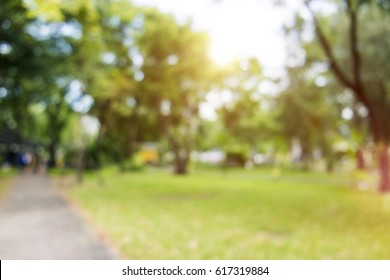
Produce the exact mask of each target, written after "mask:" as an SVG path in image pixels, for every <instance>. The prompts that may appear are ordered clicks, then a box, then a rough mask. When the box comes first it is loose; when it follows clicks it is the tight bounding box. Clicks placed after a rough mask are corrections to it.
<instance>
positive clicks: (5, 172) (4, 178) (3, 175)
mask: <svg viewBox="0 0 390 280" xmlns="http://www.w3.org/2000/svg"><path fill="white" fill-rule="evenodd" d="M15 174H17V171H16V170H14V169H5V168H1V167H0V199H1V198H2V197H3V195H4V193H5V191H6V190H7V189H8V187H9V185H10V184H11V180H12V177H13V176H15Z"/></svg>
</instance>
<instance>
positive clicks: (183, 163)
mask: <svg viewBox="0 0 390 280" xmlns="http://www.w3.org/2000/svg"><path fill="white" fill-rule="evenodd" d="M187 166H188V159H187V157H184V158H182V157H180V156H179V157H176V159H175V169H174V172H175V174H177V175H186V174H187V172H188V170H187Z"/></svg>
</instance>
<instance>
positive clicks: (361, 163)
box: [356, 148, 366, 170]
mask: <svg viewBox="0 0 390 280" xmlns="http://www.w3.org/2000/svg"><path fill="white" fill-rule="evenodd" d="M356 168H357V169H359V170H364V169H366V162H365V160H364V153H363V151H362V149H361V148H358V149H357V151H356Z"/></svg>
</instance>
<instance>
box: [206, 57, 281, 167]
mask: <svg viewBox="0 0 390 280" xmlns="http://www.w3.org/2000/svg"><path fill="white" fill-rule="evenodd" d="M219 79H220V80H221V82H220V84H219V85H217V86H216V87H214V90H217V91H218V92H220V93H221V94H227V95H229V96H230V98H229V99H230V100H228V101H226V102H225V104H223V105H222V106H221V108H220V109H219V110H218V113H219V114H218V115H219V118H220V119H221V121H222V123H223V127H224V130H223V136H222V138H223V141H221V143H220V144H221V145H222V147H223V149H224V150H225V152H226V153H227V157H228V158H227V161H229V157H236V158H240V160H239V161H241V164H244V163H245V159H248V158H249V157H250V153H253V152H256V151H257V150H258V148H259V146H260V145H261V144H262V142H265V141H266V139H267V138H269V137H270V135H271V134H272V133H273V128H274V122H273V121H272V119H273V116H272V114H271V113H270V111H269V110H267V109H265V108H266V107H270V102H269V100H267V96H266V94H264V93H263V92H261V90H260V85H261V83H262V82H264V81H265V80H266V79H265V77H264V76H263V73H262V69H261V66H260V63H259V61H258V60H257V59H255V58H247V59H240V60H237V61H234V62H232V63H231V64H230V65H227V66H226V67H224V69H222V70H221V71H220V73H219ZM262 106H263V108H262ZM231 161H232V162H231V164H234V163H233V161H234V159H232V160H231Z"/></svg>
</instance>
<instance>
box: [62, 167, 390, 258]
mask: <svg viewBox="0 0 390 280" xmlns="http://www.w3.org/2000/svg"><path fill="white" fill-rule="evenodd" d="M103 176H104V177H105V179H106V185H105V186H104V187H99V186H98V184H97V180H96V179H95V178H93V176H90V177H88V178H87V179H86V182H85V183H84V185H83V186H82V187H72V188H70V189H69V195H70V197H71V198H72V199H73V200H75V201H76V203H77V204H78V205H79V206H80V207H81V208H82V209H83V210H84V212H85V213H86V215H87V216H88V217H89V218H90V219H91V220H92V221H93V223H94V224H95V225H97V226H98V227H99V228H100V229H103V230H104V232H105V233H106V234H107V235H108V237H109V238H110V239H111V241H112V242H113V243H114V244H116V245H117V247H118V248H119V249H120V250H121V252H122V253H123V256H124V258H126V259H390V250H389V246H390V200H389V199H390V198H389V197H388V196H383V195H382V196H381V195H379V194H376V193H375V192H371V191H366V192H362V191H358V190H356V189H353V188H351V187H348V178H347V175H341V174H332V175H327V174H321V173H317V174H315V173H302V172H282V174H281V176H280V177H279V178H273V177H272V172H271V171H269V170H251V171H245V170H241V171H238V170H233V171H230V172H225V171H218V170H217V171H194V172H193V173H192V174H191V175H189V176H181V177H177V176H173V175H172V174H170V173H169V172H167V171H159V170H146V171H143V172H138V173H124V174H119V173H118V174H113V173H112V172H111V173H106V174H104V175H103Z"/></svg>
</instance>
